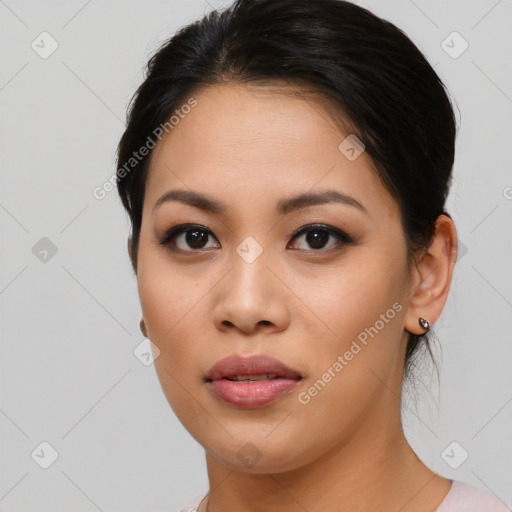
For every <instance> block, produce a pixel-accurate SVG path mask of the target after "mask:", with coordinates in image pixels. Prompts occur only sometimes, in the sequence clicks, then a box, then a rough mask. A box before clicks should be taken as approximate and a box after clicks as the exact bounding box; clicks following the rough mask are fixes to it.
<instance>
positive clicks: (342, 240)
mask: <svg viewBox="0 0 512 512" xmlns="http://www.w3.org/2000/svg"><path fill="white" fill-rule="evenodd" d="M188 231H203V232H206V233H207V234H208V237H210V236H211V237H213V238H214V239H215V240H217V239H216V238H215V236H214V235H213V233H212V232H211V231H210V230H209V229H208V228H206V227H204V226H201V225H198V224H181V225H179V226H175V227H173V228H171V229H170V230H169V231H168V232H167V233H166V234H165V235H164V236H163V237H162V238H160V239H158V241H157V244H158V245H160V246H163V247H165V248H166V249H167V250H169V251H173V252H180V253H182V254H183V253H198V252H201V251H202V249H190V250H183V249H178V248H176V247H173V246H172V242H173V241H174V239H175V238H176V237H177V236H179V235H182V234H183V233H187V232H188ZM310 231H323V232H326V233H328V234H329V235H331V236H333V237H334V238H336V239H337V241H338V243H337V244H336V245H337V246H336V247H331V248H329V249H323V248H320V249H309V250H306V249H304V250H305V251H306V252H309V253H311V252H314V253H328V252H331V251H336V250H340V249H341V248H342V247H343V246H345V245H349V244H351V243H353V239H352V238H351V237H350V236H349V235H347V234H346V233H345V232H343V231H341V230H339V229H337V228H334V227H332V226H328V225H325V224H309V225H307V226H303V227H301V228H300V229H298V230H297V231H295V232H294V233H293V235H292V236H291V241H293V240H295V239H296V238H298V237H299V236H301V235H303V234H306V233H308V232H310ZM208 249H209V248H208ZM293 250H301V249H293Z"/></svg>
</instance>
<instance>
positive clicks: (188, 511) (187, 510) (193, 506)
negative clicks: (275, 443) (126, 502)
mask: <svg viewBox="0 0 512 512" xmlns="http://www.w3.org/2000/svg"><path fill="white" fill-rule="evenodd" d="M207 494H208V492H203V493H202V494H200V495H199V496H197V498H195V499H194V500H192V501H191V502H190V503H189V504H188V505H185V506H184V507H183V508H181V509H180V510H178V511H177V512H197V507H199V503H201V501H203V500H204V499H205V498H206V496H207ZM507 512H508V511H507Z"/></svg>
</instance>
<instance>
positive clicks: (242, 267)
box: [214, 237, 288, 332]
mask: <svg viewBox="0 0 512 512" xmlns="http://www.w3.org/2000/svg"><path fill="white" fill-rule="evenodd" d="M269 256H270V251H266V250H264V248H263V246H262V245H261V244H260V243H259V242H257V241H256V239H255V238H253V237H247V238H246V239H244V240H243V241H242V242H241V243H240V244H239V245H238V246H237V247H236V249H235V250H234V251H233V253H232V254H231V255H230V257H229V261H228V265H229V267H230V269H231V270H230V272H229V273H228V275H227V276H226V279H224V280H222V286H221V288H220V290H219V293H218V294H217V300H216V304H215V305H214V321H215V323H216V325H217V327H218V328H219V329H220V330H223V329H224V328H225V326H226V325H232V326H235V327H238V328H239V329H241V330H243V331H246V332H250V331H253V330H254V329H256V328H257V326H258V324H260V325H265V326H268V325H269V324H273V326H274V328H275V327H278V328H279V329H282V328H283V327H284V326H285V325H286V323H287V317H288V315H287V311H286V304H285V298H284V295H283V293H282V292H283V290H282V289H281V288H282V285H280V283H279V282H276V278H275V276H274V275H273V273H272V272H271V271H270V270H269V269H268V268H267V266H271V262H270V258H269Z"/></svg>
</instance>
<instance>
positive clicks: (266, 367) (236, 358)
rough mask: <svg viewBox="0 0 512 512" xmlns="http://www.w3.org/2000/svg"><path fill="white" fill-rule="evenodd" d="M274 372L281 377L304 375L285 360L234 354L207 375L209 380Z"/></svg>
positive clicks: (216, 364) (215, 365)
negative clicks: (289, 365)
mask: <svg viewBox="0 0 512 512" xmlns="http://www.w3.org/2000/svg"><path fill="white" fill-rule="evenodd" d="M265 374H272V375H276V376H278V377H281V378H287V379H301V378H302V375H301V374H300V373H299V372H297V371H295V370H293V369H292V368H290V367H288V366H287V365H285V364H284V363H283V362H281V361H278V360H277V359H274V358H273V357H269V356H265V355H261V354H258V355H252V356H245V357H244V356H241V355H238V354H233V355H230V356H228V357H225V358H223V359H221V360H219V361H217V362H216V363H215V364H214V365H213V366H212V367H211V368H210V371H209V372H208V374H207V376H206V380H207V381H212V380H219V379H224V378H228V377H236V376H244V375H265Z"/></svg>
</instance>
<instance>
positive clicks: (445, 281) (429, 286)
mask: <svg viewBox="0 0 512 512" xmlns="http://www.w3.org/2000/svg"><path fill="white" fill-rule="evenodd" d="M456 259H457V231H456V228H455V224H454V222H453V221H452V219H451V218H450V217H448V216H446V215H444V214H443V215H440V216H439V217H438V218H437V220H436V229H435V234H434V236H433V238H432V242H431V244H430V246H429V248H428V249H427V250H426V251H425V252H424V254H423V255H422V257H421V258H420V259H419V260H418V261H417V262H416V266H415V270H414V273H415V279H414V280H413V288H412V289H411V291H410V292H409V296H410V303H409V308H408V311H407V315H406V319H405V329H406V330H407V331H409V332H410V333H412V334H419V335H421V334H425V329H426V327H427V325H426V324H425V323H424V322H420V320H419V319H420V318H422V319H424V320H426V321H428V326H429V327H430V326H431V325H432V324H433V323H434V322H436V321H437V319H438V318H439V317H440V316H441V313H442V311H443V308H444V305H445V303H446V300H447V298H448V293H449V291H450V285H451V281H452V276H453V271H454V267H455V262H456ZM422 324H423V325H422ZM427 330H428V329H427Z"/></svg>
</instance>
